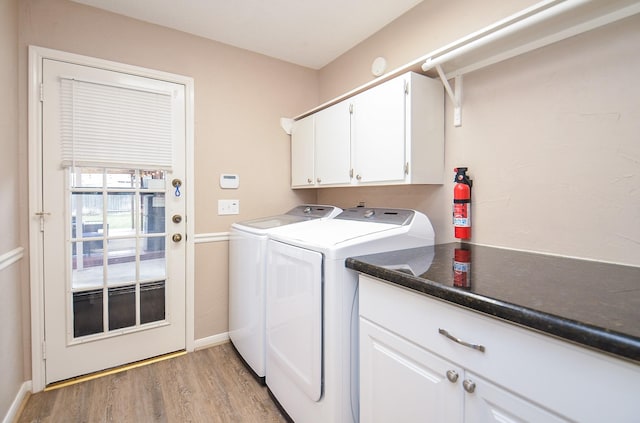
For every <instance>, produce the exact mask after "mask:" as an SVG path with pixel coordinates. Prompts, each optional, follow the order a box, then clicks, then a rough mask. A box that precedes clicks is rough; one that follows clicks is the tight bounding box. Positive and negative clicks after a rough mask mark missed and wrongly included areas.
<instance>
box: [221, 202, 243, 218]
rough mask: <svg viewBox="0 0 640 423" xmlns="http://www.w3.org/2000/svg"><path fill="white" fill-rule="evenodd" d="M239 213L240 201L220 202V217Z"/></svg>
mask: <svg viewBox="0 0 640 423" xmlns="http://www.w3.org/2000/svg"><path fill="white" fill-rule="evenodd" d="M239 213H240V200H218V215H224V214H239Z"/></svg>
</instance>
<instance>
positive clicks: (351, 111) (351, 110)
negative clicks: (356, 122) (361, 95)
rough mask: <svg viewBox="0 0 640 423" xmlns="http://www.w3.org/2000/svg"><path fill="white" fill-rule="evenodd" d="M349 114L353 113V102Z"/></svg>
mask: <svg viewBox="0 0 640 423" xmlns="http://www.w3.org/2000/svg"><path fill="white" fill-rule="evenodd" d="M349 114H353V103H350V104H349Z"/></svg>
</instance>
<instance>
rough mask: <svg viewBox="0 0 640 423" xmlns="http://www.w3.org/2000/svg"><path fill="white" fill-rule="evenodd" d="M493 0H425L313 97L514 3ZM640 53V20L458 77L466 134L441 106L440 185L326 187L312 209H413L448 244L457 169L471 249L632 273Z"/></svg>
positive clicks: (639, 235)
mask: <svg viewBox="0 0 640 423" xmlns="http://www.w3.org/2000/svg"><path fill="white" fill-rule="evenodd" d="M435 3H439V4H435ZM493 3H495V6H496V7H495V8H493V7H490V5H487V3H486V2H469V1H463V0H458V1H451V2H429V1H426V2H423V3H422V4H421V5H419V6H417V7H416V8H414V9H412V10H411V11H410V12H408V13H407V14H406V15H404V16H402V17H401V18H399V19H398V20H397V21H395V22H393V23H391V24H390V25H389V26H387V27H386V28H385V29H384V30H383V31H381V32H380V33H378V34H376V35H375V36H373V37H371V38H370V39H368V40H367V41H365V42H363V43H362V44H361V45H359V46H357V47H356V48H354V49H353V50H352V51H350V52H348V53H346V54H345V55H344V56H342V57H340V58H339V59H338V60H336V62H334V63H332V64H330V65H329V66H327V67H326V68H325V69H323V70H322V71H321V87H322V89H321V94H320V97H321V98H322V99H323V100H327V99H329V98H331V97H332V96H336V95H338V94H339V93H340V91H341V92H346V91H348V90H350V89H352V88H354V87H355V86H357V85H359V84H363V83H366V82H368V81H369V80H370V79H371V78H372V76H371V74H370V73H369V69H370V66H371V61H372V60H373V58H375V57H376V56H378V55H382V56H384V55H386V54H390V57H391V60H392V63H390V68H391V69H393V68H397V67H400V66H401V65H402V61H404V63H408V62H410V61H412V60H413V59H416V58H418V57H421V56H423V55H425V54H427V53H428V52H429V51H431V50H433V49H435V48H436V47H437V45H434V44H435V41H434V40H437V43H438V44H440V45H444V44H447V43H449V42H452V41H454V40H455V39H456V38H458V37H460V36H461V35H463V34H466V33H470V32H472V31H475V30H478V29H480V28H481V27H483V26H485V25H487V24H489V23H491V22H492V21H494V20H497V19H499V18H501V17H504V16H506V15H503V16H500V14H498V12H507V10H505V9H504V8H507V7H513V6H514V4H512V2H500V1H493ZM505 3H509V4H505ZM519 3H521V5H520V7H525V6H527V3H530V2H519ZM501 7H502V8H503V9H501ZM516 9H517V8H516ZM509 13H512V12H509ZM456 16H459V17H460V19H458V20H455V17H456ZM454 22H455V24H454ZM445 34H448V35H445ZM638 45H640V16H635V17H631V18H627V19H625V20H623V21H620V22H618V23H614V24H611V25H608V26H606V27H603V28H600V29H596V30H593V31H590V32H588V33H585V34H582V35H580V36H576V37H573V38H570V39H567V40H564V41H562V42H559V43H556V44H554V45H551V46H547V47H545V48H543V49H539V50H536V51H534V52H530V53H528V54H526V55H523V56H520V57H517V58H513V59H511V60H508V61H505V62H502V63H500V64H496V65H493V66H490V67H488V68H485V69H482V70H479V71H476V72H473V73H470V74H468V75H465V77H464V91H463V108H462V127H459V128H456V127H454V126H453V123H452V112H453V109H452V105H451V101H449V99H448V98H447V100H446V105H445V108H446V109H445V110H446V124H445V125H446V126H445V169H446V170H447V172H449V173H448V174H447V175H446V181H447V182H445V184H444V185H442V186H422V187H418V186H416V187H397V188H394V187H385V188H356V189H352V188H341V189H324V190H320V191H319V194H318V201H320V202H325V203H335V204H336V205H338V206H342V207H347V206H353V205H355V204H356V203H357V202H358V201H366V202H367V204H368V205H371V206H375V205H378V206H391V207H392V206H398V207H412V208H416V209H419V210H421V211H423V212H425V213H427V214H428V215H429V216H430V217H431V219H432V221H433V223H434V226H435V229H436V236H437V241H438V242H448V241H452V240H453V229H452V226H451V200H452V192H453V182H452V181H453V176H454V173H453V172H452V169H453V168H454V167H456V166H468V167H469V168H470V176H471V177H472V178H473V179H474V188H473V194H472V197H473V198H472V201H473V207H472V213H473V239H472V241H473V242H476V243H479V244H489V245H496V246H504V247H510V248H517V249H525V250H533V251H541V252H550V253H554V254H561V255H567V256H577V257H582V258H588V259H596V260H605V261H612V262H618V263H626V264H632V265H636V266H639V265H640V190H639V189H638V186H639V185H640V143H639V142H638V134H640V103H639V102H638V98H640V85H639V84H638V83H637V81H636V79H637V75H639V74H640V55H638V47H637V46H638ZM395 46H399V47H398V49H399V50H400V51H401V53H400V52H397V51H396V50H395V49H394V48H392V47H395ZM399 56H402V57H399ZM347 64H348V66H347ZM347 84H351V85H347ZM427 118H428V117H427V116H425V119H427ZM449 180H450V181H449Z"/></svg>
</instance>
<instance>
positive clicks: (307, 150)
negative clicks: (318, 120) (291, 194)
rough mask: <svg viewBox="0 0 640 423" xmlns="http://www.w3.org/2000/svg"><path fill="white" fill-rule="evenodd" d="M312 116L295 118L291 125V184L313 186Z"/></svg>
mask: <svg viewBox="0 0 640 423" xmlns="http://www.w3.org/2000/svg"><path fill="white" fill-rule="evenodd" d="M314 179H315V174H314V117H313V115H311V116H307V117H305V118H303V119H300V120H297V121H295V122H294V123H293V126H292V127H291V186H292V187H306V186H313V183H314Z"/></svg>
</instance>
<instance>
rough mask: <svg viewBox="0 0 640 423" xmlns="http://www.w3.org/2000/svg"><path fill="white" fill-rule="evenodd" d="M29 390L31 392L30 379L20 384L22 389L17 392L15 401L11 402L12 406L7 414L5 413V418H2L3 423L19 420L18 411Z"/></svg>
mask: <svg viewBox="0 0 640 423" xmlns="http://www.w3.org/2000/svg"><path fill="white" fill-rule="evenodd" d="M29 392H31V381H30V380H28V381H26V382H24V383H23V384H22V385H20V389H19V390H18V392H17V393H16V397H15V398H14V399H13V402H12V403H11V407H9V410H8V411H7V414H5V416H4V418H3V419H2V423H11V422H14V421H17V420H18V412H19V411H20V408H21V407H22V403H23V402H24V400H25V398H26V397H27V395H28V394H29Z"/></svg>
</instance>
